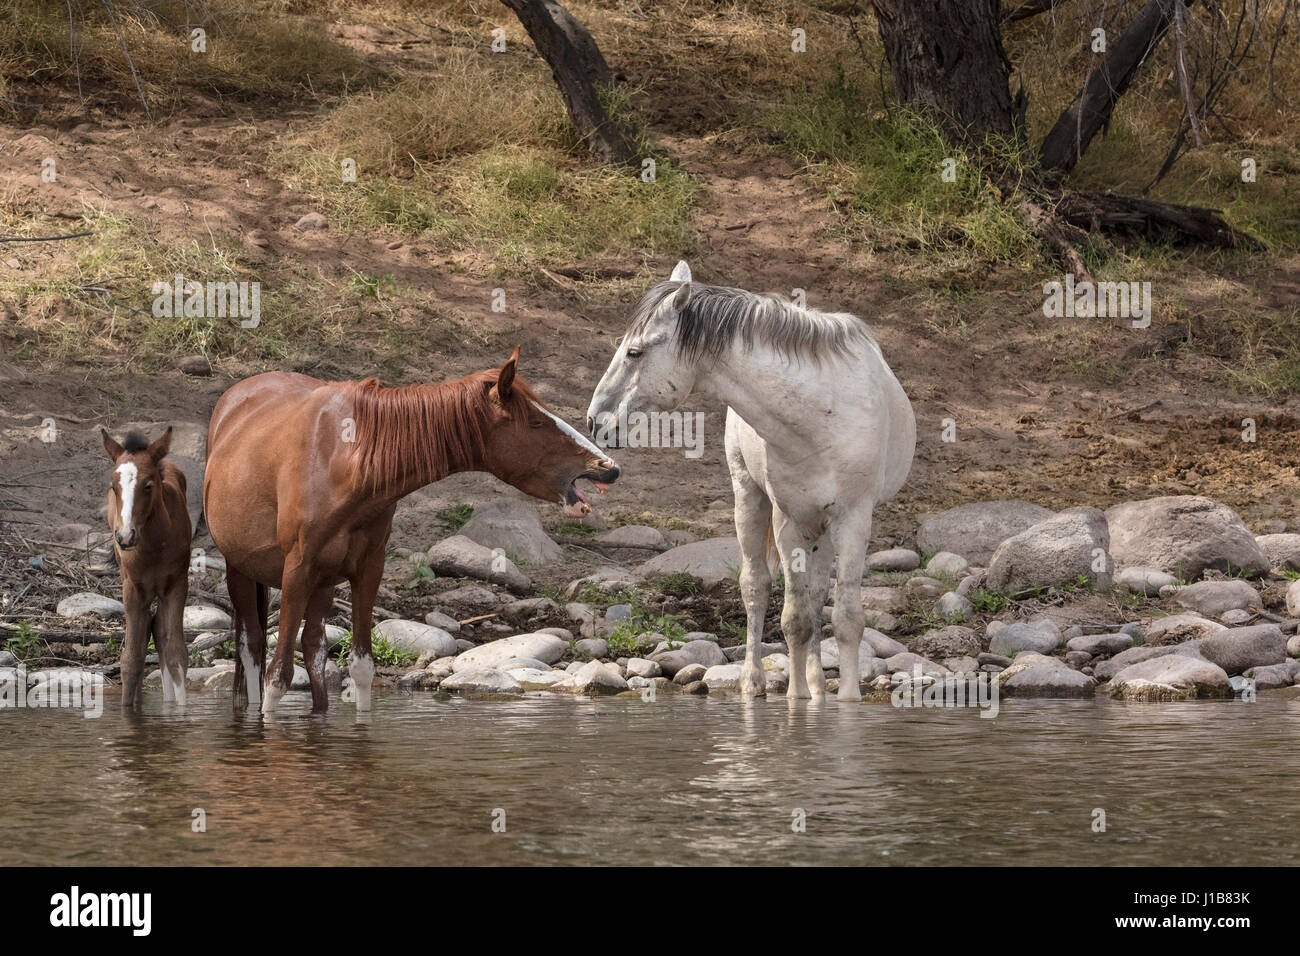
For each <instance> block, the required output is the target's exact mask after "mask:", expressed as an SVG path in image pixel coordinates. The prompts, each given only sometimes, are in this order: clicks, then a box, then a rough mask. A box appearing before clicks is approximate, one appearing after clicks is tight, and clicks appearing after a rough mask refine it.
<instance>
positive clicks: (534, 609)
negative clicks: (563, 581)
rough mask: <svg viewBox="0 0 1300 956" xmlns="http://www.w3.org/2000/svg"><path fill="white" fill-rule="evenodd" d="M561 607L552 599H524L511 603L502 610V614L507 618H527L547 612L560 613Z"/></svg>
mask: <svg viewBox="0 0 1300 956" xmlns="http://www.w3.org/2000/svg"><path fill="white" fill-rule="evenodd" d="M559 609H560V606H559V605H558V604H556V603H555V602H554V601H552V600H551V599H550V598H544V597H537V598H522V599H521V600H518V601H511V602H509V603H508V604H506V605H505V606H504V607H502V608H501V613H502V614H503V615H504V616H506V617H513V618H527V617H532V616H533V615H535V614H543V613H546V612H547V611H558V610H559Z"/></svg>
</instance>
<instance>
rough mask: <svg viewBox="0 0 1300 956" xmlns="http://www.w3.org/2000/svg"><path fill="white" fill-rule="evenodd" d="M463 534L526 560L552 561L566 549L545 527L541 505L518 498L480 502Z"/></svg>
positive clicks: (559, 556) (547, 562) (488, 547)
mask: <svg viewBox="0 0 1300 956" xmlns="http://www.w3.org/2000/svg"><path fill="white" fill-rule="evenodd" d="M459 534H460V535H461V536H462V537H466V538H469V539H470V540H471V541H473V542H475V543H476V544H481V545H482V546H483V547H485V548H487V549H489V550H492V549H496V548H499V549H500V550H501V551H503V552H505V554H506V555H508V556H509V557H511V558H514V559H517V560H519V561H523V562H524V563H525V564H549V563H551V562H554V561H559V560H561V559H562V558H563V557H564V549H563V548H561V547H560V546H559V545H558V544H556V543H555V542H554V541H552V540H551V538H550V536H549V535H548V534H547V533H546V530H545V529H544V528H543V527H542V522H541V519H540V518H538V517H537V509H536V508H534V507H533V506H532V505H531V504H529V503H528V502H527V501H520V500H518V499H516V498H497V499H495V500H493V501H489V502H488V503H487V504H484V505H478V506H477V507H475V508H474V514H473V516H472V517H471V518H470V519H469V521H467V522H465V525H464V526H463V527H462V528H461V529H460V532H459ZM434 570H435V571H436V570H438V569H437V568H434Z"/></svg>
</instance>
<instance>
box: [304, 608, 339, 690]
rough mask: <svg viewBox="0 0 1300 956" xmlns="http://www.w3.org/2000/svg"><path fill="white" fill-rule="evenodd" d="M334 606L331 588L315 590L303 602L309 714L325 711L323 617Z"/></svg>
mask: <svg viewBox="0 0 1300 956" xmlns="http://www.w3.org/2000/svg"><path fill="white" fill-rule="evenodd" d="M333 606H334V585H332V584H331V585H328V586H326V587H323V588H318V589H317V590H316V591H314V592H312V596H311V600H310V601H308V602H307V621H306V623H305V624H304V625H303V628H302V660H303V665H304V666H305V667H306V668H307V676H308V677H309V678H311V712H312V713H313V714H323V713H325V712H326V711H327V710H329V706H330V702H329V694H328V692H327V691H326V689H325V650H326V648H325V615H326V614H328V613H329V610H330V608H331V607H333Z"/></svg>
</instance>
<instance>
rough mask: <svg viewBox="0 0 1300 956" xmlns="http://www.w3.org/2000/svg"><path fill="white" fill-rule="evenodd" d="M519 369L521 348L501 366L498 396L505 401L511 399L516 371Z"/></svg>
mask: <svg viewBox="0 0 1300 956" xmlns="http://www.w3.org/2000/svg"><path fill="white" fill-rule="evenodd" d="M518 367H519V346H517V345H516V346H515V350H514V352H513V353H511V355H510V358H508V359H506V364H505V365H502V366H501V371H500V372H499V373H498V374H497V395H498V396H499V397H500V398H501V399H502V400H505V399H507V398H509V397H510V391H511V389H512V388H513V387H514V384H515V370H516V369H517V368H518Z"/></svg>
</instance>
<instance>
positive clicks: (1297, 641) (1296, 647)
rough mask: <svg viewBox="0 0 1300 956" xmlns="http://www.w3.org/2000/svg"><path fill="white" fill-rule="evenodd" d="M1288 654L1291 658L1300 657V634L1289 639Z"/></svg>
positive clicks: (1287, 643) (1287, 642)
mask: <svg viewBox="0 0 1300 956" xmlns="http://www.w3.org/2000/svg"><path fill="white" fill-rule="evenodd" d="M1286 652H1287V654H1288V655H1290V656H1291V657H1300V634H1292V635H1291V636H1290V637H1288V638H1287V641H1286Z"/></svg>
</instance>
